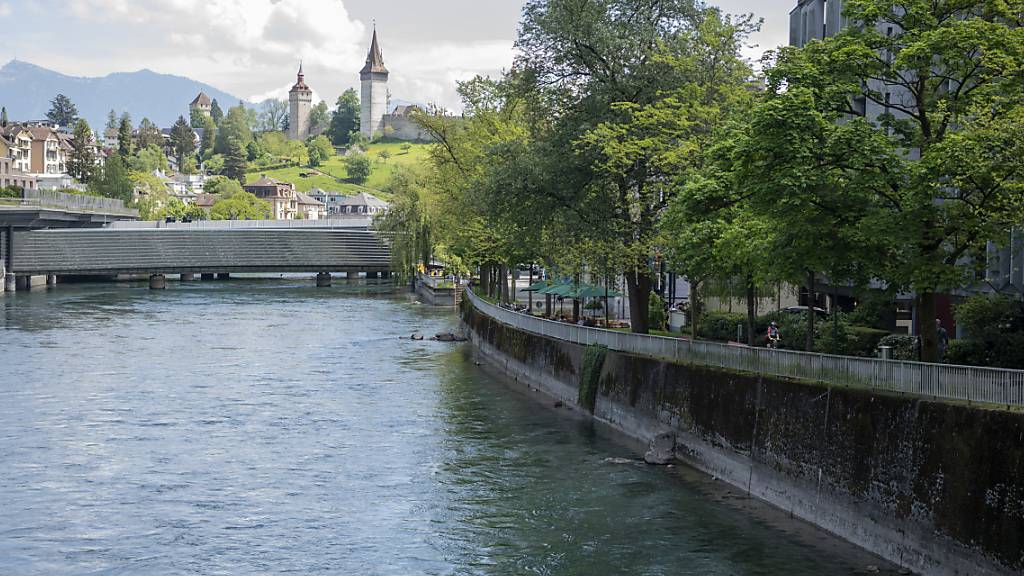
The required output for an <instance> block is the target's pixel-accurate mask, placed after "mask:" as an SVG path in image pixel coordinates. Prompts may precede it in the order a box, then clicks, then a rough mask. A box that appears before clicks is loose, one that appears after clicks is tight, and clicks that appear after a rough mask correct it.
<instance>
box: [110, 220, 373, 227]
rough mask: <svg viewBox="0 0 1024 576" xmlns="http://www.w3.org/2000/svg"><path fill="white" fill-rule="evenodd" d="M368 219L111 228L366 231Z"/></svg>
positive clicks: (207, 222)
mask: <svg viewBox="0 0 1024 576" xmlns="http://www.w3.org/2000/svg"><path fill="white" fill-rule="evenodd" d="M370 223H371V222H370V219H368V218H344V219H324V220H197V221H195V222H162V221H153V220H147V221H135V222H129V221H118V222H111V223H110V225H109V227H110V228H120V229H132V230H156V229H163V228H170V229H177V230H230V229H243V228H258V229H288V230H292V229H309V228H320V229H346V230H351V229H365V228H369V226H370Z"/></svg>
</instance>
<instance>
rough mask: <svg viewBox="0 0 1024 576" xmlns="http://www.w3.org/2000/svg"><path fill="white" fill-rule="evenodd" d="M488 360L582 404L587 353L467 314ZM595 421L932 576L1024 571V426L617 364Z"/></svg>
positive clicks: (661, 366) (1002, 414)
mask: <svg viewBox="0 0 1024 576" xmlns="http://www.w3.org/2000/svg"><path fill="white" fill-rule="evenodd" d="M462 314H463V320H464V322H465V323H466V325H467V326H468V327H469V329H470V330H469V332H470V336H471V338H472V340H473V342H474V344H475V345H476V346H477V348H478V349H479V350H480V351H481V352H482V353H483V354H484V355H485V356H487V357H488V358H489V359H490V360H491V362H492V363H494V364H495V365H497V366H498V367H499V368H502V369H503V370H505V371H506V373H507V374H508V375H509V376H510V377H512V378H513V379H515V380H517V381H521V382H528V383H530V385H533V386H536V387H539V388H541V389H543V390H545V391H546V392H548V393H549V394H551V395H553V396H555V397H557V398H559V399H561V400H562V401H563V402H565V403H566V404H567V405H569V406H576V407H577V409H580V410H585V409H584V408H580V407H579V405H578V404H577V398H578V391H579V389H580V381H581V372H582V371H583V370H582V360H583V356H584V354H583V353H584V347H582V346H578V345H575V344H569V343H566V342H562V341H557V340H553V339H548V338H544V337H541V336H536V335H533V334H529V333H526V332H522V331H518V330H516V329H514V328H511V327H509V326H507V325H505V324H502V323H500V322H497V321H495V320H493V319H492V318H490V317H488V316H486V315H484V314H482V313H480V312H478V311H477V310H476V309H474V308H473V307H472V305H471V304H470V303H469V302H468V301H465V302H464V303H463V312H462ZM593 415H594V417H595V418H597V419H599V420H602V421H604V422H607V423H608V424H610V425H611V426H613V427H615V428H617V429H618V430H620V431H621V432H623V433H624V434H626V435H627V436H629V437H631V438H633V439H636V440H638V441H644V442H646V441H647V440H648V439H650V438H652V437H653V436H654V435H655V434H658V433H661V432H665V431H670V432H674V433H675V434H676V449H675V452H676V456H677V458H679V459H680V460H682V461H684V462H686V463H688V464H690V465H692V466H694V467H696V468H698V469H700V470H703V471H705V472H707V473H708V474H712V475H714V476H716V477H717V478H719V479H721V480H723V481H725V482H728V483H730V484H732V485H734V486H736V487H738V488H740V489H743V490H746V491H748V492H749V493H750V494H751V495H753V496H756V497H758V498H761V499H764V500H766V501H768V502H770V503H772V504H774V505H776V506H778V507H780V508H782V509H784V510H786V511H789V512H791V513H792V514H793V515H794V516H797V517H800V518H803V519H805V520H807V521H809V522H811V523H813V524H815V525H817V526H819V527H821V528H823V529H825V530H827V531H829V532H831V533H833V534H835V535H837V536H839V537H841V538H844V539H846V540H848V541H850V542H852V543H854V544H857V545H859V546H861V547H863V548H866V549H868V550H870V551H872V552H875V553H877V554H878V555H880V556H882V557H884V558H886V559H888V560H890V561H892V562H895V563H897V564H900V565H901V566H905V567H907V568H909V569H911V570H913V571H915V572H918V573H921V574H928V575H933V574H934V575H954V574H955V575H967V574H970V575H1000V574H1019V573H1021V571H1022V570H1024V414H1021V413H1014V412H1009V411H999V410H982V409H977V408H972V407H969V406H966V405H959V404H954V403H945V402H930V401H925V400H920V399H910V398H904V397H898V396H888V395H881V394H877V393H871V392H869V391H862V390H852V389H845V388H838V387H832V388H828V387H825V386H819V385H816V384H814V383H808V382H797V381H790V380H784V379H768V378H761V377H758V376H756V375H751V374H740V373H732V372H727V371H723V370H712V369H707V368H699V367H694V366H687V365H681V364H673V363H669V362H663V361H658V360H652V359H647V358H639V357H634V356H630V355H627V354H621V353H616V352H609V353H608V354H607V355H606V356H605V360H604V363H603V366H602V367H601V370H600V382H599V387H598V394H597V402H596V404H595V406H594V410H593Z"/></svg>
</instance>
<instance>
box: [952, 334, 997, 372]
mask: <svg viewBox="0 0 1024 576" xmlns="http://www.w3.org/2000/svg"><path fill="white" fill-rule="evenodd" d="M988 354H989V351H988V350H987V349H986V346H985V344H984V343H983V342H978V341H976V340H963V339H961V340H953V341H952V342H950V343H949V348H948V349H947V350H946V362H948V363H950V364H960V365H963V366H989V365H990V364H989V360H990V359H989V356H988Z"/></svg>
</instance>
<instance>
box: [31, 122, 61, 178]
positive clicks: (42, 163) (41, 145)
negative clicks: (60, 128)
mask: <svg viewBox="0 0 1024 576" xmlns="http://www.w3.org/2000/svg"><path fill="white" fill-rule="evenodd" d="M28 133H29V135H30V137H31V138H32V166H31V169H30V170H29V171H30V172H31V173H33V174H64V173H66V172H67V152H68V148H69V145H68V144H67V142H66V141H65V140H62V139H61V138H60V136H58V134H57V132H56V131H54V130H53V129H52V128H48V127H46V126H33V127H30V128H28Z"/></svg>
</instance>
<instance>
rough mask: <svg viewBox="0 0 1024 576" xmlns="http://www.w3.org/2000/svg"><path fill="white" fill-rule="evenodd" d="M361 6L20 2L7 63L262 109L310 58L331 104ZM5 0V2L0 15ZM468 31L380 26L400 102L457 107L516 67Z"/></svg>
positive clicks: (305, 0) (262, 0) (364, 29)
mask: <svg viewBox="0 0 1024 576" xmlns="http://www.w3.org/2000/svg"><path fill="white" fill-rule="evenodd" d="M356 1H358V0H33V1H32V2H31V3H29V4H27V5H26V6H25V8H24V9H23V10H22V9H20V8H21V6H20V5H19V11H18V17H19V19H22V20H24V21H25V26H21V27H18V28H15V29H11V30H9V31H8V33H9V37H7V38H6V42H5V44H7V45H8V47H7V48H6V49H5V48H4V47H2V46H0V61H2V60H3V58H2V56H4V55H7V56H8V57H12V56H14V55H15V54H14V53H13V49H12V48H11V47H12V46H23V47H26V48H23V49H21V50H18V52H17V56H18V57H19V58H21V59H24V60H27V61H29V62H33V63H35V64H39V65H41V66H46V67H49V68H53V69H55V70H57V71H59V72H62V73H65V74H71V75H78V76H102V75H106V74H109V73H111V72H119V71H131V70H138V69H142V68H148V69H151V70H154V71H157V72H161V73H169V74H177V75H181V76H187V77H190V78H193V79H195V80H199V81H201V82H205V83H208V84H212V85H214V86H216V87H218V88H221V89H223V90H226V91H228V92H231V93H233V94H236V95H239V96H242V97H247V98H251V99H253V100H256V101H260V100H264V99H266V98H268V97H277V98H286V97H287V91H288V88H290V87H291V85H292V84H293V83H294V81H295V71H296V68H297V66H298V63H299V60H303V61H304V63H305V72H306V82H307V83H308V84H309V85H310V86H311V87H312V88H313V89H314V94H315V97H316V98H317V99H318V100H319V98H323V99H325V100H327V102H328V103H329V104H333V102H334V100H335V99H336V98H337V97H338V95H339V94H340V93H341V92H342V91H344V90H345V89H347V88H349V87H357V88H358V85H359V74H358V71H359V69H360V68H362V65H363V62H364V61H365V58H366V51H367V48H368V47H369V36H370V30H369V27H368V26H367V24H366V23H364V22H361V21H359V20H357V19H355V18H353V17H352V16H351V14H350V12H349V10H348V9H347V8H346V5H347V4H349V3H353V2H356ZM9 4H10V3H9V2H8V1H7V0H0V10H2V7H3V6H7V5H9ZM23 13H25V14H27V16H25V17H23ZM54 15H56V16H54ZM396 17H397V14H396V15H393V16H392V18H396ZM472 18H474V19H476V18H480V15H479V14H477V15H474V16H473V17H472ZM469 24H470V23H469V22H465V21H463V22H461V23H452V26H453V27H454V28H453V29H452V30H436V31H433V32H418V33H417V35H416V37H403V36H404V35H403V34H402V33H400V32H398V31H395V32H394V33H393V35H392V34H389V29H387V28H382V29H381V30H380V32H381V36H380V38H381V44H382V47H383V50H384V59H385V62H386V64H387V66H388V68H389V69H390V70H391V81H390V85H391V86H390V88H391V93H392V94H393V96H394V98H396V99H403V100H412V101H418V102H430V103H439V104H441V105H443V106H445V107H447V108H449V109H458V108H459V101H458V98H457V95H456V93H455V82H456V80H465V79H468V78H470V77H472V76H473V75H475V74H489V75H496V74H498V73H500V71H501V69H502V68H503V67H508V66H510V65H511V62H512V42H513V38H511V37H510V38H507V39H494V40H464V41H461V42H460V41H459V40H458V38H459V32H458V29H459V28H460V27H465V26H468V25H469ZM396 27H397V23H396ZM407 32H408V31H407ZM434 37H437V38H443V39H444V40H443V41H441V42H433V41H432V38H434Z"/></svg>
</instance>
